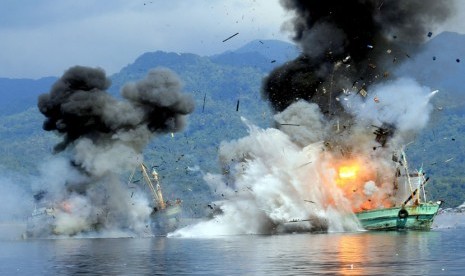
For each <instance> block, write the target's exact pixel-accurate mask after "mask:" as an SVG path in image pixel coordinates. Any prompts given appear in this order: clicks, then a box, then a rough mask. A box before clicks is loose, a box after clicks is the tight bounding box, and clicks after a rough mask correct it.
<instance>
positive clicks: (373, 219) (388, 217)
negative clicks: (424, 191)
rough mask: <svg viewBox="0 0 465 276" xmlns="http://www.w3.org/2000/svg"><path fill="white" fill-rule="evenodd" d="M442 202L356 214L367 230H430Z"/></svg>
mask: <svg viewBox="0 0 465 276" xmlns="http://www.w3.org/2000/svg"><path fill="white" fill-rule="evenodd" d="M441 203H442V202H429V203H421V204H419V205H415V206H413V205H412V206H405V207H403V208H402V207H393V208H384V209H375V210H369V211H362V212H358V213H356V214H355V215H356V216H357V218H358V219H359V221H360V223H361V224H362V226H363V228H365V229H366V230H402V229H407V230H430V229H431V225H432V224H433V220H434V217H435V216H436V214H437V213H438V211H439V207H441Z"/></svg>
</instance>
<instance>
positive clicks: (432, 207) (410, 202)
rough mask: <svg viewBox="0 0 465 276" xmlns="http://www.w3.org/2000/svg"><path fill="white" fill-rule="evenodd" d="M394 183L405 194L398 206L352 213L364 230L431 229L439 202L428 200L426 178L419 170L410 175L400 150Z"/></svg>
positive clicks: (439, 205)
mask: <svg viewBox="0 0 465 276" xmlns="http://www.w3.org/2000/svg"><path fill="white" fill-rule="evenodd" d="M400 156H401V158H400V160H399V159H397V158H393V161H396V162H397V163H398V164H399V167H398V170H397V177H396V181H397V183H395V185H396V186H398V190H399V191H407V193H404V194H408V197H407V199H405V201H403V202H401V204H400V205H399V206H394V207H391V208H381V209H373V210H364V211H360V212H357V213H355V215H356V217H357V218H358V220H359V221H360V223H361V225H362V226H363V228H365V229H366V230H404V229H405V230H430V229H431V226H432V224H433V221H434V218H435V216H436V215H437V213H438V211H439V208H440V207H441V205H442V201H436V202H432V201H427V199H426V192H425V186H426V184H427V183H428V180H429V177H427V178H425V174H424V173H423V172H422V170H421V169H420V170H419V171H418V172H415V173H411V172H409V169H408V163H407V159H406V157H405V152H404V151H401V155H400Z"/></svg>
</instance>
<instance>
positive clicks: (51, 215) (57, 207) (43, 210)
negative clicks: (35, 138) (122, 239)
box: [22, 163, 182, 239]
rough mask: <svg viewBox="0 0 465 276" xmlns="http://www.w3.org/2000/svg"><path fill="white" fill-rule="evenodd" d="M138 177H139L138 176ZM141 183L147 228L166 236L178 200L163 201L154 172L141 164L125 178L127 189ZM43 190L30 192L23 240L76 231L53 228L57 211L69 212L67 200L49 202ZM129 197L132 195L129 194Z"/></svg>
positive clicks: (172, 226)
mask: <svg viewBox="0 0 465 276" xmlns="http://www.w3.org/2000/svg"><path fill="white" fill-rule="evenodd" d="M138 178H142V179H138ZM141 180H142V182H143V183H145V185H144V187H145V189H147V190H148V192H147V194H150V196H151V199H152V202H151V207H152V213H151V215H150V230H151V232H152V233H153V234H155V235H166V234H167V233H168V232H170V231H173V230H174V229H176V228H177V227H178V225H179V221H180V216H181V214H182V208H181V200H180V199H176V200H174V201H169V200H168V201H165V200H164V198H163V194H162V189H161V185H160V181H159V178H158V173H157V172H156V170H155V169H152V170H151V172H150V173H149V169H148V168H147V167H146V165H144V164H143V163H140V164H139V166H137V167H135V168H134V170H133V172H132V174H131V176H130V177H129V180H128V183H127V185H128V187H129V190H131V189H132V188H134V189H136V185H138V183H139V182H141ZM46 195H47V191H40V192H38V193H37V194H36V195H34V199H35V203H36V204H35V208H34V210H33V212H32V214H31V215H30V216H29V217H28V219H27V224H26V231H25V232H24V233H23V234H22V237H23V239H27V238H48V237H51V236H60V235H70V236H73V235H75V234H78V233H77V232H76V233H68V232H67V233H62V232H61V231H60V230H59V228H58V227H57V213H60V212H68V213H69V212H71V208H70V207H69V203H67V202H66V201H63V202H52V201H49V200H47V196H46ZM131 197H132V195H131ZM101 227H102V225H101V223H100V222H97V223H95V224H93V225H90V226H89V227H88V229H86V230H85V231H80V232H98V231H99V230H100V229H101Z"/></svg>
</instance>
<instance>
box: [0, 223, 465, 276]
mask: <svg viewBox="0 0 465 276" xmlns="http://www.w3.org/2000/svg"><path fill="white" fill-rule="evenodd" d="M464 231H465V229H463V228H461V229H437V230H433V231H430V232H379V233H375V232H364V233H338V234H289V235H276V236H232V237H221V238H214V239H180V238H164V237H156V238H146V239H142V238H140V239H137V238H136V239H134V238H121V239H56V240H3V241H0V275H76V274H81V275H86V274H90V275H465V235H464Z"/></svg>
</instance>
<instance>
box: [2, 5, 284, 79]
mask: <svg viewBox="0 0 465 276" xmlns="http://www.w3.org/2000/svg"><path fill="white" fill-rule="evenodd" d="M288 17H289V16H286V12H285V11H284V10H283V8H282V7H281V6H280V4H279V1H278V0H228V1H220V0H169V1H166V0H130V1H128V0H1V1H0V77H12V78H21V77H26V78H39V77H43V76H51V75H53V76H60V75H61V74H62V73H63V71H64V70H66V69H67V68H69V67H70V66H73V65H76V64H79V65H86V66H99V67H102V68H103V69H105V70H106V71H107V73H109V74H111V73H115V72H117V71H119V70H120V69H121V68H122V67H123V66H126V65H127V64H129V63H132V62H133V61H134V60H135V59H136V58H137V57H138V56H139V55H141V54H142V53H144V52H150V51H156V50H163V51H169V52H189V53H195V54H200V55H211V54H217V53H221V52H224V51H226V50H233V49H236V48H238V47H240V46H242V45H244V44H246V43H247V42H250V41H251V40H253V39H281V40H285V39H287V38H288V36H289V35H288V33H284V32H282V31H281V25H282V23H283V22H284V21H285V20H286V18H288ZM237 32H238V33H239V35H237V36H235V37H234V38H232V39H230V40H229V41H227V42H222V41H223V40H224V39H226V38H227V37H229V36H231V35H233V34H235V33H237Z"/></svg>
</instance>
